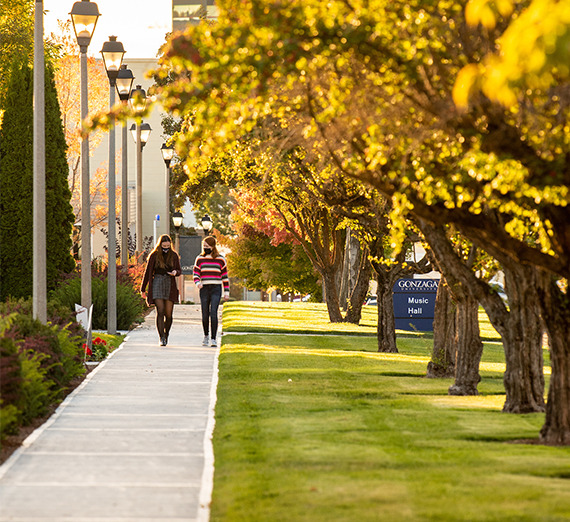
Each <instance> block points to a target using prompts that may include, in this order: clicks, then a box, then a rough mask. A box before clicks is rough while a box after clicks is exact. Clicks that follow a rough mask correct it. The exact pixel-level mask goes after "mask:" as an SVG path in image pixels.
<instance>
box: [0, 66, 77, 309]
mask: <svg viewBox="0 0 570 522" xmlns="http://www.w3.org/2000/svg"><path fill="white" fill-rule="evenodd" d="M45 78H46V81H45V88H46V92H45V100H46V244H47V266H46V271H47V281H48V289H53V288H54V286H55V281H56V280H57V275H58V273H59V271H64V272H71V271H72V270H73V268H74V261H73V258H72V256H71V254H70V250H71V228H72V224H73V219H74V216H73V211H72V208H71V204H70V199H71V193H70V191H69V187H68V185H67V173H68V166H67V160H66V142H65V137H64V133H63V126H62V122H61V114H60V111H59V103H58V101H57V93H56V90H55V83H54V81H53V71H52V70H51V68H50V67H49V66H48V67H47V68H46V75H45ZM32 100H33V74H32V70H31V69H30V67H29V66H28V65H26V64H21V65H18V66H14V67H13V69H12V75H11V79H10V82H9V85H8V90H7V93H6V104H5V108H6V111H5V113H4V119H3V123H2V129H1V130H0V163H1V164H2V175H1V177H0V213H1V215H2V219H1V221H0V245H1V248H0V272H1V273H2V283H1V286H0V299H2V300H3V299H6V298H7V297H8V296H13V297H29V296H30V295H31V294H32V282H33V281H32V278H33V272H32V267H33V107H32Z"/></svg>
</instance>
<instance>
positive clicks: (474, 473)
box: [211, 303, 570, 522]
mask: <svg viewBox="0 0 570 522" xmlns="http://www.w3.org/2000/svg"><path fill="white" fill-rule="evenodd" d="M236 305H237V303H236V304H235V305H234V304H233V303H232V306H228V305H226V309H225V310H224V329H225V332H227V331H228V329H227V327H226V315H227V314H230V312H231V314H230V315H231V316H232V317H233V320H234V324H236V325H237V324H240V323H241V324H243V323H246V322H247V320H248V318H247V317H245V318H242V319H240V314H239V313H234V312H235V309H234V308H233V307H234V306H236ZM272 306H274V305H272ZM302 306H303V307H305V306H306V305H302ZM281 307H282V305H279V308H281ZM242 310H245V313H246V315H247V313H248V312H247V310H248V309H247V308H246V309H244V308H242ZM264 310H265V309H264ZM305 310H306V309H305ZM264 313H269V312H268V311H267V310H265V311H264ZM315 315H316V317H315V318H313V315H312V314H308V315H306V314H305V319H304V321H305V323H307V324H310V325H317V326H318V327H322V325H319V322H320V319H319V312H318V310H317V313H316V314H315ZM292 322H293V324H295V323H297V324H298V319H296V318H295V319H292ZM286 323H287V320H286V319H285V318H282V320H281V321H280V322H279V324H275V326H276V328H277V329H280V328H284V327H285V325H286ZM335 326H336V325H335ZM323 331H326V329H325V328H323ZM336 333H337V335H336V336H307V335H267V334H265V333H260V334H250V335H247V336H244V335H232V334H227V333H226V335H224V338H223V346H222V352H221V354H220V361H219V362H220V365H219V368H220V380H219V385H218V404H217V407H216V429H215V432H214V452H215V456H216V462H215V465H216V471H215V477H214V493H213V502H212V512H211V520H212V522H214V521H217V522H221V521H223V522H238V521H240V522H241V521H243V522H245V521H247V522H256V521H264V522H265V521H267V522H269V521H271V522H277V521H303V522H305V521H307V522H308V521H311V522H320V521H325V520H326V521H329V520H333V521H346V522H355V521H358V522H366V521H374V522H384V521H390V522H399V521H406V522H415V521H418V522H419V521H422V522H423V521H434V522H435V521H438V522H439V521H462V522H463V521H465V522H467V521H469V522H483V521H485V522H487V521H489V522H490V521H501V522H503V521H505V522H507V521H513V522H514V521H517V522H521V521H523V522H525V521H528V522H531V521H532V522H537V521H544V522H546V521H548V522H552V521H562V520H570V495H568V488H569V486H570V483H569V480H570V471H569V470H570V448H554V447H543V446H538V445H536V444H529V443H520V442H518V443H515V441H522V440H528V439H536V438H537V437H538V433H539V430H540V427H541V426H542V424H543V422H544V415H543V414H530V415H508V414H503V413H501V411H500V410H501V408H502V404H503V402H504V389H503V384H502V371H503V369H504V358H503V357H502V349H501V346H500V343H497V342H490V343H486V344H485V350H484V355H483V363H482V371H481V376H482V381H481V383H480V386H479V389H480V392H481V395H480V396H477V397H451V396H448V395H447V388H448V386H449V385H450V383H451V380H445V379H442V380H435V379H433V380H432V379H426V378H425V377H424V375H425V368H426V364H427V361H428V360H429V354H430V351H431V347H430V346H429V344H430V343H429V339H426V338H410V337H408V338H398V348H399V350H400V352H401V353H400V354H380V353H377V352H376V351H375V350H376V340H375V339H374V338H369V337H355V336H354V335H338V332H336Z"/></svg>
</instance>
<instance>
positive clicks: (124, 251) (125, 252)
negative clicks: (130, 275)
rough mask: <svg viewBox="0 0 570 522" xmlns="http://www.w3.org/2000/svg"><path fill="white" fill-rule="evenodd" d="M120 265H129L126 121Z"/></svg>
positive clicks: (123, 154)
mask: <svg viewBox="0 0 570 522" xmlns="http://www.w3.org/2000/svg"><path fill="white" fill-rule="evenodd" d="M121 167H122V175H121V265H122V266H123V267H124V268H125V269H126V268H127V266H128V265H129V174H128V172H129V171H128V163H127V121H126V120H125V121H124V122H123V144H122V152H121Z"/></svg>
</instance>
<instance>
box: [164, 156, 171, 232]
mask: <svg viewBox="0 0 570 522" xmlns="http://www.w3.org/2000/svg"><path fill="white" fill-rule="evenodd" d="M165 189H166V193H165V197H166V209H165V210H166V211H165V212H164V233H165V234H168V235H170V164H168V165H167V166H166V187H165Z"/></svg>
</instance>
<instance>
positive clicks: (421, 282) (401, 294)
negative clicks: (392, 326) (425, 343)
mask: <svg viewBox="0 0 570 522" xmlns="http://www.w3.org/2000/svg"><path fill="white" fill-rule="evenodd" d="M438 285H439V279H398V281H396V283H394V286H393V288H392V291H393V299H394V318H395V320H396V329H398V330H408V331H416V330H417V331H420V332H431V331H433V318H434V315H435V313H434V312H435V298H436V295H437V287H438Z"/></svg>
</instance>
